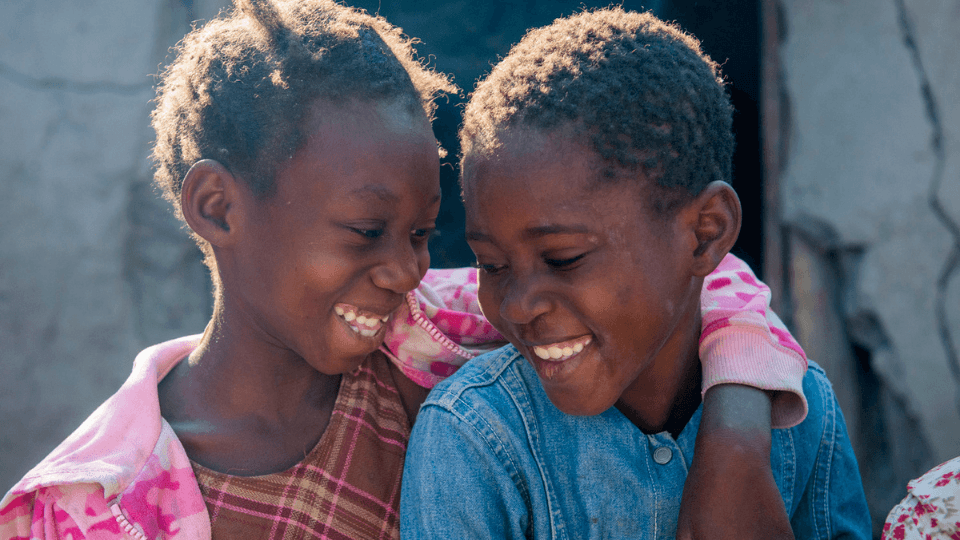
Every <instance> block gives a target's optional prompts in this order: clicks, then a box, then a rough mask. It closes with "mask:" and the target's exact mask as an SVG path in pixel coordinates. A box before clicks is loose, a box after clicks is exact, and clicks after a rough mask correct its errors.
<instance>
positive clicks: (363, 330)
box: [333, 305, 390, 337]
mask: <svg viewBox="0 0 960 540" xmlns="http://www.w3.org/2000/svg"><path fill="white" fill-rule="evenodd" d="M357 309H358V308H355V307H352V306H347V307H344V306H342V305H340V306H334V308H333V310H334V311H335V312H336V314H337V315H339V316H340V317H343V319H344V320H345V321H347V323H349V324H348V326H349V327H350V329H351V330H353V331H354V333H357V334H360V335H362V336H364V337H373V336H375V335H377V333H378V332H379V331H380V328H382V327H383V323H385V322H387V319H389V318H390V316H389V315H385V316H383V317H378V316H376V315H366V314H364V315H358V314H357V311H356V310H357Z"/></svg>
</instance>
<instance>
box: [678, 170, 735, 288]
mask: <svg viewBox="0 0 960 540" xmlns="http://www.w3.org/2000/svg"><path fill="white" fill-rule="evenodd" d="M685 210H687V211H689V212H690V214H688V215H690V217H691V220H690V223H691V224H692V226H693V233H694V235H695V237H696V248H695V249H694V251H693V272H694V274H695V275H697V276H700V277H705V276H707V275H708V274H709V273H710V272H713V270H714V269H716V267H717V265H719V264H720V261H721V260H722V259H723V258H724V256H726V254H727V253H728V252H729V251H730V249H732V248H733V244H734V243H735V242H736V241H737V236H739V235H740V220H741V210H740V198H739V197H737V192H735V191H734V190H733V188H732V187H730V184H727V183H726V182H720V181H716V182H711V183H710V184H708V185H707V187H706V188H704V189H703V191H701V192H700V194H699V195H697V196H696V197H695V198H694V200H693V201H692V202H691V203H689V206H688V207H687V208H686V209H685Z"/></svg>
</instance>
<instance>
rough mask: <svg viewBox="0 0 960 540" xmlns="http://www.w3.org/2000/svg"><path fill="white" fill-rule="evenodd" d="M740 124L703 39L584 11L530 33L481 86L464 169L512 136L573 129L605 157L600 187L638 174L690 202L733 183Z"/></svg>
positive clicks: (646, 20)
mask: <svg viewBox="0 0 960 540" xmlns="http://www.w3.org/2000/svg"><path fill="white" fill-rule="evenodd" d="M732 122H733V107H732V106H731V104H730V98H729V96H728V95H727V93H726V89H725V87H724V81H723V78H722V76H721V75H720V72H719V67H718V66H717V64H716V63H715V62H714V61H713V60H711V59H710V57H708V56H707V55H706V54H704V53H703V52H702V51H701V49H700V42H699V41H697V39H696V38H694V37H693V36H691V35H689V34H687V33H685V32H683V31H682V30H681V29H680V28H678V27H677V26H675V25H673V24H669V23H666V22H663V21H661V20H659V19H658V18H656V17H655V16H654V15H653V14H651V13H636V12H626V11H624V10H623V9H622V8H619V7H611V8H606V9H599V10H594V11H584V12H581V13H578V14H575V15H572V16H570V17H567V18H562V19H557V20H556V21H554V22H553V23H552V24H550V25H549V26H545V27H543V28H538V29H535V30H531V31H530V32H528V33H527V34H526V35H525V36H524V37H523V39H522V40H520V42H519V43H517V44H516V45H514V47H513V48H512V49H511V50H510V53H509V54H508V55H507V56H506V57H505V58H504V59H503V60H502V61H501V62H500V63H499V64H497V66H496V67H494V68H493V70H492V71H491V73H490V75H489V76H488V77H487V78H486V79H484V80H483V81H482V82H481V83H480V84H478V86H477V88H476V90H475V91H474V92H473V95H472V96H471V98H470V102H469V103H468V105H467V107H466V110H465V112H464V122H463V127H462V128H461V130H460V138H461V150H462V154H461V170H463V171H464V172H465V173H469V171H468V170H467V169H468V168H469V162H470V161H471V160H472V159H483V157H484V156H487V155H492V154H493V153H495V152H496V151H497V149H498V148H499V147H500V145H501V144H503V137H504V135H505V133H506V132H507V131H509V130H511V129H513V128H533V129H537V130H541V131H544V132H550V131H560V130H561V129H564V130H567V129H571V128H572V130H573V131H572V133H574V137H577V138H582V141H581V142H583V143H584V144H586V145H588V147H592V148H593V149H595V150H596V152H597V153H598V154H599V156H600V158H601V159H602V163H603V165H602V174H601V175H600V176H601V179H603V178H610V179H615V178H619V177H621V176H622V175H621V174H620V173H622V172H623V171H624V170H627V171H635V170H637V168H638V167H639V168H642V170H643V171H644V172H645V173H646V174H647V176H648V177H649V178H655V179H656V181H657V184H658V185H659V186H660V187H662V188H665V189H664V190H663V192H664V193H675V194H680V195H681V196H682V197H683V198H687V197H689V196H691V195H696V194H698V193H699V192H700V191H701V190H702V189H703V188H704V187H705V186H706V185H707V184H709V183H710V182H712V181H714V180H722V181H725V182H728V183H729V182H730V180H731V174H732V173H731V168H732V156H733V147H734V138H733V131H732ZM564 133H567V131H564ZM462 180H466V176H464V177H462ZM672 198H675V197H672ZM661 202H664V201H661ZM666 205H667V206H669V207H673V206H674V205H673V204H671V203H670V202H666ZM658 206H661V205H660V204H658Z"/></svg>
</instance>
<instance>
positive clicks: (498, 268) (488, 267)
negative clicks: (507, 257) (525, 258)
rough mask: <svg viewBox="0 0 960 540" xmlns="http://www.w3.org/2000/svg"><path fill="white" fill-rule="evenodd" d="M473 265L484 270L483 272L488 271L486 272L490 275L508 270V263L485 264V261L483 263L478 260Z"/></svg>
mask: <svg viewBox="0 0 960 540" xmlns="http://www.w3.org/2000/svg"><path fill="white" fill-rule="evenodd" d="M473 267H474V268H476V269H478V270H480V271H482V272H484V273H486V274H490V275H492V276H495V275H497V274H499V273H500V272H503V271H504V270H506V268H507V265H505V264H484V263H481V262H477V263H474V265H473Z"/></svg>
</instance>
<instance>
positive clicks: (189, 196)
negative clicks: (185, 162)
mask: <svg viewBox="0 0 960 540" xmlns="http://www.w3.org/2000/svg"><path fill="white" fill-rule="evenodd" d="M240 188H241V186H240V185H239V180H238V179H237V178H236V177H235V176H233V174H231V173H230V171H228V170H227V168H226V167H224V166H223V165H221V164H220V163H219V162H217V161H214V160H212V159H203V160H200V161H198V162H196V163H194V165H193V166H192V167H190V170H189V171H187V176H186V178H184V180H183V188H182V189H181V191H180V208H181V210H182V211H183V217H184V219H185V220H186V222H187V225H189V226H190V228H191V229H193V231H194V232H195V233H196V234H197V235H199V236H200V237H201V238H203V239H204V240H206V241H207V242H210V243H211V244H212V245H214V246H225V245H227V244H229V243H231V242H232V241H233V238H234V236H236V234H235V233H236V232H237V231H236V230H235V229H236V227H237V225H238V224H239V221H240V217H241V216H240V215H239V214H240V213H241V212H242V207H243V204H242V200H241V194H240V192H239V191H240Z"/></svg>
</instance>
